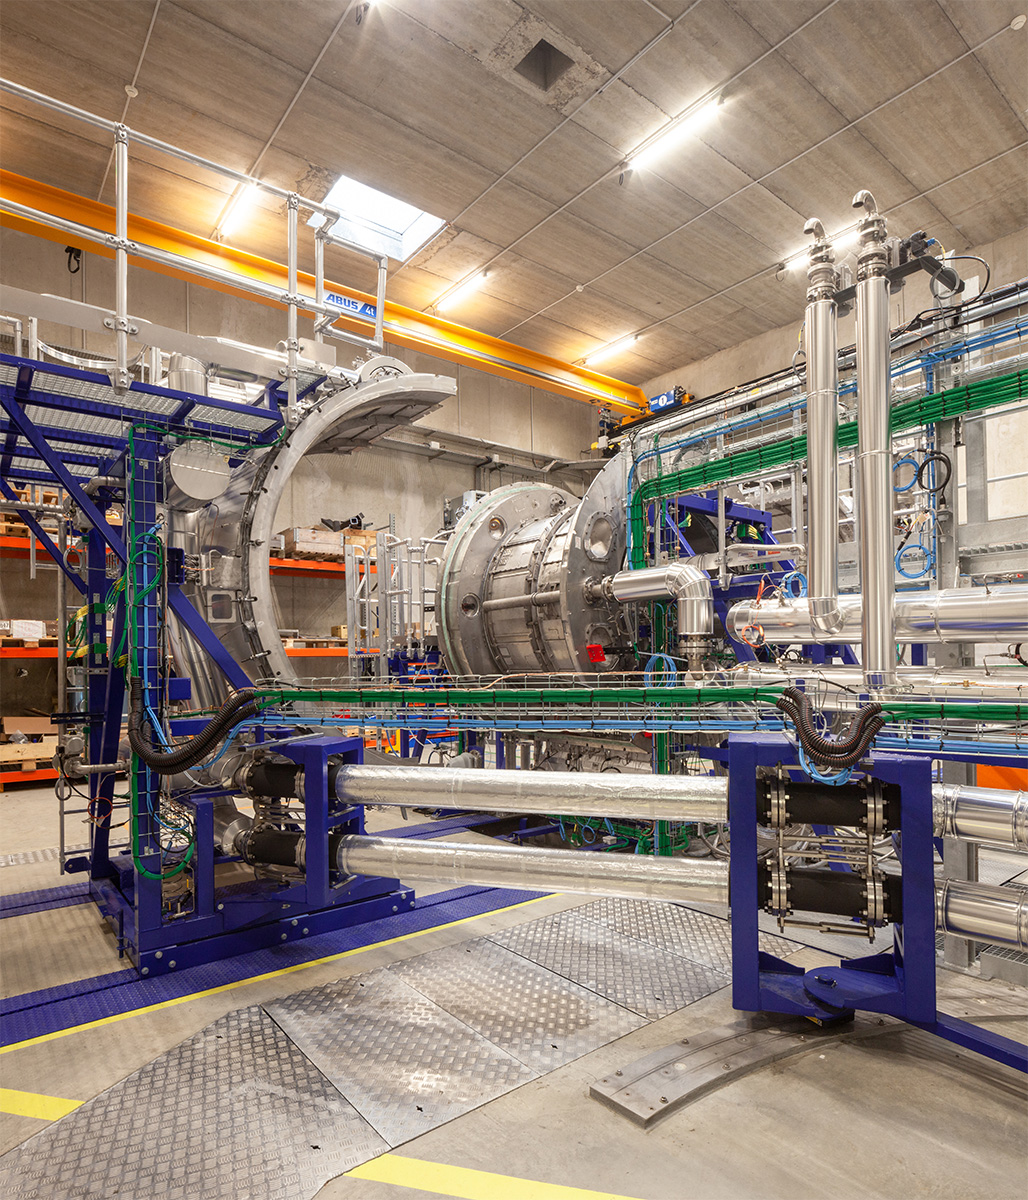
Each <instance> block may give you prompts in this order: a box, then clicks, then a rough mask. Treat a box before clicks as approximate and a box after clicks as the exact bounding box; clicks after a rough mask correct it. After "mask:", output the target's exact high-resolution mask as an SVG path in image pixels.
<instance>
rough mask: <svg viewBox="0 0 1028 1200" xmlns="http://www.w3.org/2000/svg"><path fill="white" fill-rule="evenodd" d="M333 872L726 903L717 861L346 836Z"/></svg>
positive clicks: (724, 874)
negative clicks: (337, 868)
mask: <svg viewBox="0 0 1028 1200" xmlns="http://www.w3.org/2000/svg"><path fill="white" fill-rule="evenodd" d="M336 864H337V866H338V867H339V869H340V870H341V871H344V872H346V873H348V874H351V875H381V876H384V877H386V878H393V879H402V880H403V881H404V882H407V881H409V880H421V881H423V882H426V883H457V884H468V883H474V884H480V885H482V886H485V887H508V888H515V889H518V890H524V891H541V892H551V891H555V892H572V893H577V894H580V895H584V896H623V897H627V898H628V899H634V900H677V901H680V902H689V903H697V902H702V903H705V904H727V903H728V864H727V863H726V862H722V861H720V860H717V859H694V858H656V857H650V856H648V855H640V854H603V855H597V854H594V853H592V852H590V851H588V850H539V849H537V848H535V847H531V848H529V847H525V846H505V845H501V844H497V845H492V846H490V845H476V844H474V843H468V842H437V841H431V842H418V841H414V840H413V839H411V838H382V837H362V836H359V835H356V834H354V835H349V836H347V837H344V838H342V839H340V842H339V849H338V851H337V854H336Z"/></svg>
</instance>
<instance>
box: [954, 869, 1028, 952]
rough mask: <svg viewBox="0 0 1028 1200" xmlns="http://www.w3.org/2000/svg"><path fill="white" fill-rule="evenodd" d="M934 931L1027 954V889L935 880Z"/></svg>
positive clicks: (955, 880) (956, 880)
mask: <svg viewBox="0 0 1028 1200" xmlns="http://www.w3.org/2000/svg"><path fill="white" fill-rule="evenodd" d="M935 928H936V929H937V930H939V932H940V933H949V934H953V936H954V937H964V938H974V939H975V940H976V941H979V942H988V943H990V944H991V945H993V946H1011V947H1012V948H1013V949H1015V950H1021V951H1025V950H1028V888H1023V887H987V886H986V885H985V884H981V883H965V882H964V881H963V880H959V879H940V880H937V881H936V884H935Z"/></svg>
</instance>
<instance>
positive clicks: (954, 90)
mask: <svg viewBox="0 0 1028 1200" xmlns="http://www.w3.org/2000/svg"><path fill="white" fill-rule="evenodd" d="M1024 6H1025V0H873V2H868V0H652V2H651V0H379V2H378V3H377V4H375V5H374V6H373V7H372V8H371V9H370V11H367V12H364V13H363V14H362V16H363V19H362V20H361V21H360V22H359V23H358V22H357V20H356V18H357V15H358V12H359V11H360V6H357V7H354V5H353V4H352V3H349V0H288V2H287V0H278V2H277V3H276V2H274V0H117V2H103V0H77V2H68V3H64V2H59V0H3V3H2V4H0V37H2V42H0V63H2V73H3V75H4V76H6V77H7V78H9V79H12V80H14V81H15V82H17V83H20V84H23V85H25V86H27V87H30V88H34V89H36V90H38V91H41V92H45V93H48V94H49V95H52V96H55V97H57V98H58V99H61V100H64V101H67V102H70V103H72V104H75V105H78V106H79V107H81V108H84V109H87V110H90V111H92V112H95V113H98V114H100V115H101V116H103V117H106V118H109V119H115V120H124V121H126V122H127V123H128V124H129V125H130V126H131V127H133V128H135V129H138V130H140V131H142V132H144V133H147V134H150V135H153V136H156V137H159V138H162V139H164V140H165V141H168V142H171V143H173V144H176V145H178V146H180V147H183V148H185V149H187V150H190V151H193V152H195V153H197V154H202V155H204V156H206V157H207V158H210V159H214V160H217V161H220V162H223V163H225V164H227V165H228V166H231V167H233V168H235V169H237V170H242V171H246V172H254V173H255V174H256V175H257V177H259V178H262V179H267V180H270V181H271V182H273V183H275V184H277V185H279V186H282V187H285V188H290V189H293V188H295V189H297V190H299V191H301V192H302V193H304V194H306V195H308V196H311V197H312V198H314V199H320V198H321V197H322V196H323V195H324V193H325V191H326V190H327V188H328V186H329V185H330V183H331V182H333V181H334V179H335V178H336V177H337V176H338V175H339V174H347V175H350V176H355V177H357V178H359V179H361V180H363V181H364V182H366V183H368V184H371V185H372V186H374V187H377V188H381V189H383V190H385V191H387V192H390V193H392V194H394V195H396V196H399V197H401V198H402V199H404V200H407V201H409V202H411V203H413V204H416V205H418V206H419V207H422V208H425V209H427V210H428V211H430V212H433V213H435V214H436V215H438V216H440V217H443V218H445V219H446V221H447V222H448V224H447V226H446V227H445V228H444V230H443V231H442V232H441V233H440V234H439V235H438V236H437V237H436V238H435V240H434V241H433V242H432V243H431V244H430V245H429V246H427V247H426V248H425V249H424V250H422V251H421V252H420V253H419V254H418V255H416V256H415V257H414V258H413V259H412V260H410V261H409V262H407V263H405V264H402V265H401V264H398V263H394V264H393V266H392V271H391V279H390V284H389V291H388V295H389V297H390V298H391V299H393V300H396V301H398V302H400V303H403V304H407V305H410V306H412V307H414V308H418V309H427V308H429V306H430V305H431V304H432V303H433V302H434V301H435V300H436V299H437V298H438V297H439V296H440V295H441V294H442V293H443V292H444V291H446V290H447V288H449V287H450V286H451V285H452V284H453V283H454V282H456V281H458V280H460V279H461V278H462V277H463V276H465V275H467V274H469V273H471V272H473V271H476V270H478V269H479V268H481V267H483V266H486V265H489V267H490V273H489V278H488V279H487V281H486V284H485V287H484V288H483V290H482V291H481V292H479V293H478V295H477V296H475V297H474V298H473V299H470V300H468V301H467V302H465V303H464V304H462V305H461V306H460V307H459V308H457V309H455V310H453V311H452V312H451V313H448V314H447V316H450V317H452V318H453V319H454V320H457V321H461V322H462V323H465V324H468V325H471V326H473V327H475V328H477V329H481V330H483V331H485V332H487V333H490V334H494V335H497V336H502V337H506V338H509V339H510V340H512V341H515V342H518V343H521V344H523V345H525V346H529V347H531V348H533V349H535V350H539V351H542V352H545V353H548V354H552V355H554V356H556V357H558V358H561V359H565V360H568V361H576V360H578V359H580V358H581V357H582V356H583V355H585V354H587V353H589V352H590V351H591V350H593V349H594V348H596V347H598V346H600V345H602V344H604V343H606V342H609V341H612V340H614V339H616V338H619V337H621V336H623V335H625V334H629V333H639V334H640V337H639V339H638V341H637V342H636V343H635V344H634V346H633V347H632V349H631V351H628V352H624V353H622V354H620V355H619V356H617V357H615V358H611V359H609V360H608V361H607V363H605V364H604V366H603V370H605V371H609V373H610V374H612V375H615V376H617V377H619V378H622V379H625V380H627V381H629V382H633V383H641V382H644V381H646V380H648V379H651V378H653V377H655V376H656V375H658V374H660V373H661V372H664V371H668V370H671V369H674V368H676V367H678V366H681V365H684V364H687V363H688V362H690V361H693V360H694V359H697V358H702V357H704V356H706V355H708V354H710V353H712V352H713V351H715V350H719V349H723V348H725V347H728V346H732V345H736V344H738V343H739V342H741V341H744V340H745V339H746V338H749V337H752V336H754V335H755V334H758V333H761V332H763V331H765V330H767V329H771V328H774V327H776V326H779V325H783V324H786V323H788V322H791V321H793V320H795V319H796V317H797V315H798V314H799V312H800V310H801V308H802V303H803V284H802V281H801V278H800V274H799V273H797V272H792V273H787V274H785V275H784V276H783V275H782V274H781V272H778V271H777V270H776V265H777V264H778V263H780V262H781V261H782V260H783V259H785V258H787V257H788V256H790V255H792V254H795V252H796V251H797V250H798V249H800V248H801V247H802V245H803V242H804V238H803V234H802V227H803V222H804V220H805V219H806V218H807V217H808V216H811V215H813V216H819V217H821V218H822V220H823V221H824V222H825V225H826V227H827V228H828V229H829V230H833V229H839V228H843V227H845V226H847V225H849V224H850V223H851V222H852V211H851V209H850V208H849V200H850V197H851V196H852V195H853V193H854V192H855V191H856V190H857V188H858V187H870V188H871V189H872V191H874V193H875V195H876V197H877V199H878V202H879V204H880V205H881V207H882V208H883V209H885V210H887V211H889V212H890V213H891V214H892V215H893V217H894V219H893V222H892V226H891V228H892V231H893V232H896V233H907V232H909V231H911V230H912V229H914V228H918V227H924V228H926V229H927V230H928V231H929V232H930V233H932V234H934V235H935V236H936V237H937V238H938V239H939V240H940V241H941V242H942V243H943V245H944V246H945V247H946V248H947V249H954V248H955V249H964V248H967V247H970V246H974V245H980V244H982V243H985V242H989V241H991V240H993V239H995V238H998V237H1002V236H1004V235H1006V234H1009V233H1012V232H1015V231H1016V230H1018V229H1022V228H1024V227H1025V226H1026V225H1028V189H1026V186H1025V181H1026V178H1028V170H1026V164H1028V132H1026V109H1028V68H1026V63H1028V55H1026V38H1028V29H1026V28H1021V29H1020V30H1013V29H1010V28H1008V26H1009V25H1010V22H1011V21H1012V19H1013V18H1015V17H1016V16H1018V14H1019V13H1020V12H1021V11H1022V10H1023V9H1024ZM540 40H545V41H547V42H549V43H550V44H551V45H552V46H554V47H556V48H557V49H558V50H559V51H560V52H561V53H562V54H563V55H565V56H566V57H567V58H568V59H570V60H571V65H570V66H569V67H568V68H567V70H566V72H565V73H564V74H563V75H562V76H561V77H560V78H559V79H558V80H557V82H556V83H554V84H553V85H552V86H551V87H550V88H549V90H545V91H544V90H542V89H541V88H540V87H538V86H536V85H535V84H533V83H532V82H530V81H529V80H528V79H526V78H524V77H523V76H522V75H521V74H519V73H518V72H517V71H516V70H515V67H516V66H517V64H519V63H520V62H521V60H522V59H523V58H524V56H525V55H526V54H527V53H528V52H529V51H530V50H531V49H532V47H533V46H535V45H536V43H538V42H539V41H540ZM133 82H134V87H135V88H136V89H137V91H138V95H137V96H136V97H135V98H132V99H131V100H129V98H128V96H127V95H126V90H125V89H126V85H127V84H133ZM721 88H724V95H725V102H724V104H723V105H722V106H721V108H720V109H718V111H717V114H716V116H715V117H714V118H713V119H712V120H711V121H710V122H709V123H708V124H707V125H705V127H704V128H703V129H702V131H701V132H699V133H698V134H697V135H695V136H693V137H689V138H688V139H687V140H685V141H683V142H682V143H681V144H680V145H679V146H678V147H677V148H676V149H674V150H673V151H671V152H669V153H668V154H667V155H666V156H665V157H664V158H661V159H660V160H658V161H657V162H656V163H655V164H654V165H653V166H652V167H651V168H648V169H641V170H638V171H632V172H629V173H627V174H624V175H622V172H621V170H620V166H621V164H622V163H623V162H624V159H625V156H626V154H627V153H628V152H630V151H631V150H632V149H634V148H635V147H636V146H638V145H639V144H640V143H641V142H642V141H643V140H644V139H645V138H647V137H648V136H650V135H651V134H653V133H654V132H655V131H656V130H658V129H659V128H660V127H661V126H662V125H663V124H664V123H665V122H667V121H668V120H669V119H670V118H672V117H673V116H675V115H677V114H678V113H680V112H682V111H683V110H685V109H687V108H688V106H690V105H691V104H693V103H695V102H696V101H697V100H700V99H702V98H703V97H704V96H706V95H708V94H710V93H711V91H712V90H714V89H721ZM3 108H4V111H3V120H4V128H3V141H2V147H0V148H2V165H3V166H5V167H6V168H7V169H9V170H11V171H15V172H18V173H20V174H24V175H28V176H31V177H32V178H35V179H38V180H41V181H42V182H44V183H48V184H52V185H54V186H57V187H61V188H65V189H67V190H69V191H72V192H77V193H80V194H82V195H85V196H88V197H90V198H92V199H100V200H103V201H105V202H106V203H113V183H114V180H113V171H111V170H110V166H109V164H110V141H109V138H108V136H107V135H106V134H105V133H103V132H102V131H100V130H95V129H93V128H91V127H88V126H84V125H81V124H78V123H75V122H73V121H71V120H70V119H67V118H65V117H63V116H60V115H57V114H54V113H51V112H44V111H42V110H40V109H39V108H37V107H34V106H33V105H31V104H29V103H27V102H24V101H22V100H20V99H15V98H12V97H10V96H4V97H3ZM283 118H284V119H283ZM130 179H131V207H132V209H133V211H135V212H137V213H139V214H141V215H143V216H147V217H152V218H155V219H157V220H162V221H166V222H169V223H171V224H174V225H177V226H180V227H182V228H185V229H187V230H189V231H191V232H194V233H199V234H203V235H205V236H209V235H210V234H211V233H212V232H213V230H214V229H215V227H216V225H217V223H218V221H219V218H220V216H221V215H222V213H223V211H224V209H225V206H226V203H227V201H228V199H229V197H230V195H231V192H232V188H231V185H229V184H228V183H227V181H225V180H223V179H220V178H219V177H217V176H213V175H211V174H209V173H208V172H205V171H203V170H200V169H197V168H192V167H190V166H189V165H187V164H185V163H183V162H181V161H178V160H170V159H167V158H164V159H162V158H160V157H159V156H157V155H156V154H154V153H153V152H151V151H148V150H146V149H142V148H139V147H135V148H134V149H133V152H132V160H131V169H130ZM284 230H285V222H284V211H283V209H282V208H281V207H280V206H278V205H276V204H275V203H273V202H272V201H271V199H270V198H268V199H267V201H266V202H265V203H264V204H263V206H262V207H261V208H260V209H259V211H258V212H257V213H256V214H255V216H254V218H253V219H252V221H250V222H248V223H247V224H246V226H245V227H243V228H242V229H240V230H239V231H238V232H237V233H236V234H234V235H233V239H232V240H233V241H234V243H235V244H237V245H239V246H240V247H241V248H243V249H246V250H251V251H253V252H255V253H259V254H263V255H266V256H268V257H270V258H274V259H277V260H279V261H281V260H283V258H284V244H285V235H284ZM308 234H309V231H307V230H305V238H306V240H305V242H304V244H303V245H302V247H301V267H304V268H305V269H311V267H312V264H313V237H312V236H307V235H308ZM328 273H329V276H330V277H331V278H333V279H335V280H337V281H338V282H341V283H349V284H352V285H353V286H356V287H363V288H370V287H371V285H372V279H371V276H370V273H369V272H368V271H367V269H366V267H365V265H364V264H363V263H362V262H360V261H359V260H357V259H353V258H350V257H349V256H346V255H344V254H343V253H341V252H336V251H332V252H330V254H329V256H328Z"/></svg>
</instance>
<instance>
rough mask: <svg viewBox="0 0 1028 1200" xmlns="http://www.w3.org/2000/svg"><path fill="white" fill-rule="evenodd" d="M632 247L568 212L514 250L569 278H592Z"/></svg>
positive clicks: (620, 260)
mask: <svg viewBox="0 0 1028 1200" xmlns="http://www.w3.org/2000/svg"><path fill="white" fill-rule="evenodd" d="M634 250H635V247H634V246H630V245H629V244H628V243H627V242H624V241H622V240H621V239H620V238H616V237H613V236H612V235H611V234H609V233H600V232H598V231H597V230H596V229H594V228H593V227H592V226H591V225H589V224H588V223H587V222H585V221H580V220H579V219H578V218H577V217H573V216H572V215H571V214H570V213H561V214H560V216H558V217H554V218H553V220H552V221H547V222H546V224H545V225H543V226H542V228H541V229H537V230H536V231H535V232H534V233H530V234H529V235H528V237H526V238H525V239H524V241H522V242H519V243H518V247H517V251H518V253H519V254H521V255H524V257H525V258H530V259H532V260H533V261H534V262H537V263H542V264H543V265H544V266H550V267H553V268H554V269H555V270H557V271H559V272H560V273H561V274H562V275H566V276H568V278H570V279H582V278H584V279H591V278H592V276H593V275H596V274H598V273H599V272H600V271H604V270H606V269H607V268H608V267H614V266H617V265H618V264H619V263H621V262H624V260H625V259H626V258H628V257H629V255H631V254H632V253H633V252H634Z"/></svg>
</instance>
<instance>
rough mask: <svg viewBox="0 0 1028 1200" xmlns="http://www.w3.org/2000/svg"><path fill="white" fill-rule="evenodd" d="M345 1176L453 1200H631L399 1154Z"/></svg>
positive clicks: (379, 1159) (383, 1157)
mask: <svg viewBox="0 0 1028 1200" xmlns="http://www.w3.org/2000/svg"><path fill="white" fill-rule="evenodd" d="M347 1175H348V1176H350V1178H352V1179H368V1180H372V1181H373V1182H375V1183H392V1184H397V1185H398V1186H399V1187H408V1188H417V1189H418V1190H419V1191H422V1192H434V1193H435V1194H436V1195H437V1196H451V1197H454V1198H455V1200H632V1197H630V1196H621V1195H615V1194H614V1192H594V1191H591V1190H589V1189H588V1188H577V1187H567V1186H566V1185H564V1184H562V1183H543V1182H541V1181H540V1180H538V1179H515V1178H513V1177H512V1176H510V1175H495V1174H493V1172H492V1171H473V1170H471V1169H470V1168H469V1167H450V1166H447V1165H446V1164H445V1163H434V1162H425V1161H423V1160H422V1159H420V1158H404V1157H403V1155H401V1154H382V1155H380V1156H379V1157H378V1158H373V1159H372V1160H371V1162H366V1163H364V1164H362V1165H361V1166H359V1167H355V1168H354V1170H352V1171H347Z"/></svg>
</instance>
